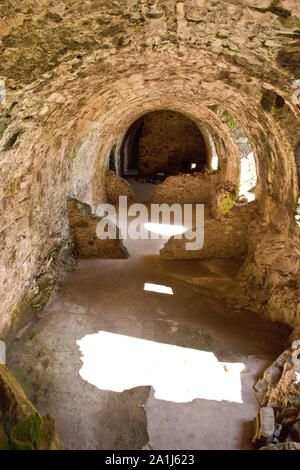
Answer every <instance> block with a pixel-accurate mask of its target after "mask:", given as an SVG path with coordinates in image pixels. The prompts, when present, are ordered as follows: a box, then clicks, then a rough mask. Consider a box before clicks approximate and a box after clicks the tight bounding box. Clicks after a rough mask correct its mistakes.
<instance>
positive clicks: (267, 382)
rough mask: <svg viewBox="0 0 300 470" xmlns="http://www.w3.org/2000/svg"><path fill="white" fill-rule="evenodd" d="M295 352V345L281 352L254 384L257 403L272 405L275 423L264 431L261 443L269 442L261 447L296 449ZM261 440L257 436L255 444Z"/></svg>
mask: <svg viewBox="0 0 300 470" xmlns="http://www.w3.org/2000/svg"><path fill="white" fill-rule="evenodd" d="M298 356H299V349H298V354H297V346H296V347H295V348H291V349H288V350H287V351H285V352H284V353H282V354H281V356H280V357H279V358H278V359H277V360H276V361H275V362H274V364H272V365H271V366H270V367H269V368H268V369H267V370H266V371H265V373H264V376H263V378H262V379H260V380H259V381H258V382H257V384H256V385H255V391H256V397H257V400H258V402H259V404H260V405H261V406H262V407H269V408H271V409H273V411H274V418H275V423H276V428H275V426H274V433H273V435H272V433H268V437H267V439H266V440H265V442H264V444H269V446H267V447H263V449H265V450H273V449H282V450H292V449H295V450H296V449H297V450H300V361H299V357H298ZM275 429H276V430H275ZM256 437H257V434H256ZM262 442H263V441H262V440H261V439H258V440H257V444H258V445H259V444H261V443H262ZM272 443H273V444H272ZM289 443H290V445H289Z"/></svg>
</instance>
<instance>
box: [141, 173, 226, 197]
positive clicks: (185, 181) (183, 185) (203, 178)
mask: <svg viewBox="0 0 300 470" xmlns="http://www.w3.org/2000/svg"><path fill="white" fill-rule="evenodd" d="M219 180H220V175H219V174H218V173H210V172H208V171H207V172H205V173H193V174H190V175H189V174H181V175H175V176H169V177H168V178H166V180H165V181H164V182H163V183H161V184H158V185H156V186H155V190H154V196H153V197H152V199H151V201H150V202H151V203H153V204H162V203H164V202H166V203H168V204H173V203H180V204H207V205H208V206H210V204H211V200H212V198H213V194H214V192H215V191H216V187H217V185H218V183H219Z"/></svg>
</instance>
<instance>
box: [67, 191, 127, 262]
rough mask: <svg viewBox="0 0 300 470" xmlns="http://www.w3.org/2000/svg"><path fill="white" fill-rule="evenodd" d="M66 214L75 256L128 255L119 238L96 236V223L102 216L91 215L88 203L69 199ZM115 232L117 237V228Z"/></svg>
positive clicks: (89, 257) (105, 256)
mask: <svg viewBox="0 0 300 470" xmlns="http://www.w3.org/2000/svg"><path fill="white" fill-rule="evenodd" d="M68 214H69V221H70V233H71V237H72V240H73V242H74V255H75V257H76V258H80V259H95V258H98V259H124V258H127V257H128V252H127V250H126V248H125V247H124V246H123V245H122V242H121V240H120V239H119V238H117V239H116V240H111V239H105V240H101V239H100V238H98V236H97V224H98V222H100V221H101V219H102V218H101V217H97V216H96V215H93V214H92V212H91V208H90V207H89V205H88V204H83V203H81V202H79V201H77V200H75V199H70V200H69V201H68ZM116 234H117V237H119V235H120V234H119V230H117V231H116Z"/></svg>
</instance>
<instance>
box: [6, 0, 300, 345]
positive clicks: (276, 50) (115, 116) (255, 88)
mask: <svg viewBox="0 0 300 470" xmlns="http://www.w3.org/2000/svg"><path fill="white" fill-rule="evenodd" d="M155 8H157V9H158V13H157V12H155V11H154V12H153V9H152V8H151V5H150V4H149V3H148V2H146V1H143V0H141V1H137V0H135V1H131V0H130V1H129V0H128V1H127V0H119V1H118V2H116V1H111V0H110V1H108V0H93V1H92V2H89V1H84V2H83V1H79V0H61V1H59V2H54V3H49V2H48V1H46V0H39V1H38V0H20V1H18V2H17V3H16V2H15V1H13V0H5V1H3V2H1V4H0V59H1V60H0V79H4V80H5V83H6V101H5V102H4V101H1V104H0V159H1V160H0V161H1V169H0V171H1V173H0V174H1V183H2V184H1V187H0V207H1V229H0V243H1V268H0V284H1V286H2V289H1V293H0V301H1V317H0V336H4V335H6V334H7V332H8V330H9V328H10V327H11V325H12V322H13V318H14V317H16V318H17V321H19V319H20V318H21V317H22V315H21V312H24V311H27V307H28V306H30V305H32V303H35V305H36V306H37V308H38V307H39V306H40V305H42V303H43V301H44V300H45V298H44V297H43V296H42V291H41V290H40V289H41V288H40V287H39V279H40V275H41V273H43V276H47V275H48V274H49V273H50V274H51V272H52V267H55V266H56V264H57V262H58V261H59V259H60V254H59V253H61V248H59V247H68V246H69V242H70V237H69V229H68V217H67V197H75V198H77V199H78V200H81V201H83V202H86V203H89V204H90V205H91V207H92V209H93V210H95V208H96V207H97V205H98V203H99V202H102V201H105V200H106V194H105V172H106V168H107V164H108V158H109V154H110V151H111V148H112V147H113V146H114V145H115V143H116V142H118V141H119V140H120V139H122V138H123V136H124V135H125V133H126V131H127V129H128V128H129V126H130V125H131V124H132V123H133V122H134V121H136V120H137V119H138V118H140V117H141V116H143V115H144V114H145V113H148V112H151V111H157V110H162V109H165V110H172V111H176V112H181V113H183V114H185V115H186V116H188V117H190V118H192V119H193V120H194V121H195V122H196V123H197V125H199V126H200V128H201V126H203V125H205V127H206V128H207V130H208V131H209V132H210V134H211V135H212V137H213V139H214V142H215V145H216V150H217V152H218V156H219V159H220V172H221V177H222V181H230V182H232V183H233V184H236V182H237V181H238V179H239V152H238V150H237V148H236V146H235V144H234V141H233V139H232V136H231V134H230V132H229V131H228V129H227V128H226V126H225V125H224V123H222V121H221V120H220V118H219V116H218V115H217V113H216V112H215V111H214V107H215V106H216V105H218V104H219V105H221V106H222V107H223V108H224V109H226V110H228V112H230V113H231V114H232V115H233V116H235V117H236V118H237V119H238V121H239V122H240V124H241V125H242V127H243V129H244V131H245V134H246V135H247V136H248V137H249V139H250V140H251V143H252V145H253V152H254V154H255V158H256V162H257V170H258V171H257V173H258V185H257V199H258V203H259V207H260V213H261V216H260V223H261V224H262V225H265V224H266V225H268V224H270V223H271V222H272V224H273V225H274V230H276V231H278V232H279V233H280V232H282V231H284V232H285V231H288V232H289V238H290V239H293V237H294V236H295V235H294V234H295V233H296V230H299V228H298V226H297V225H296V224H295V221H294V214H295V209H296V202H297V196H298V175H297V168H296V164H295V154H294V151H295V148H294V146H293V141H294V140H296V138H297V139H298V137H299V131H298V127H297V125H296V123H298V122H299V117H300V110H299V106H297V105H295V104H294V103H293V102H292V99H291V97H292V93H294V91H295V90H294V89H293V88H292V84H293V82H294V81H295V80H296V79H297V78H300V76H299V73H300V72H299V54H300V49H299V47H300V45H299V16H300V5H299V2H295V1H294V0H282V1H281V2H271V1H269V0H264V1H263V2H257V1H256V0H241V1H239V2H237V1H236V0H227V1H226V2H225V1H206V2H204V1H203V2H202V1H199V2H198V1H197V2H196V1H192V0H186V1H184V2H183V1H182V2H175V1H173V0H164V1H161V2H158V6H157V7H155ZM154 10H155V9H154ZM266 90H269V91H272V92H274V93H276V94H277V95H278V96H279V97H280V99H282V100H284V102H285V106H286V114H288V113H289V117H288V120H284V119H276V117H275V116H274V115H273V113H272V112H270V111H268V109H266V106H265V104H264V100H263V101H262V98H263V96H264V94H265V92H266ZM282 112H283V113H285V111H284V109H283V111H282ZM286 114H284V116H285V115H286ZM287 122H288V123H289V126H288V128H287V124H286V123H287ZM291 128H293V129H294V131H293V132H294V140H292V139H291V138H290V135H291V131H290V130H289V129H291ZM298 140H299V139H298ZM272 230H273V229H272ZM63 253H66V251H65V250H63ZM61 258H62V259H65V256H64V255H63V256H62V257H61ZM48 263H49V265H48ZM49 266H50V267H49ZM55 271H56V268H55ZM268 272H269V273H271V272H272V269H271V268H268ZM246 282H250V284H251V283H252V282H254V281H253V280H252V279H250V278H249V279H248V280H246ZM258 284H259V285H261V283H258ZM47 295H48V294H47ZM46 298H47V296H46ZM22 299H23V300H24V299H25V300H24V302H23V300H22ZM25 306H26V308H25ZM14 312H18V314H17V315H15V314H14Z"/></svg>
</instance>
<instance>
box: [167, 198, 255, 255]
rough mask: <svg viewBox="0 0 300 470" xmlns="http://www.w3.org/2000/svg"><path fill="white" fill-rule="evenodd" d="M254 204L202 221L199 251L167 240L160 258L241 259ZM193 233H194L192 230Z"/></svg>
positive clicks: (253, 211)
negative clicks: (202, 239) (201, 242)
mask: <svg viewBox="0 0 300 470" xmlns="http://www.w3.org/2000/svg"><path fill="white" fill-rule="evenodd" d="M256 207H257V205H256V203H255V202H254V203H250V204H247V205H245V206H241V207H234V208H233V209H232V210H231V211H229V212H228V213H227V214H226V215H223V216H221V217H219V218H217V219H208V220H205V222H204V246H203V248H202V249H201V250H186V247H185V245H186V242H187V240H186V239H185V237H184V236H183V238H182V239H181V240H177V239H175V238H174V237H171V238H170V239H169V240H168V241H167V242H166V244H165V246H164V247H163V248H162V249H161V250H160V255H161V257H162V258H163V259H208V258H230V257H240V258H245V257H246V253H247V238H248V225H249V222H250V221H251V219H253V217H254V215H255V210H256ZM193 230H194V231H195V230H197V228H196V227H194V228H193Z"/></svg>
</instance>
